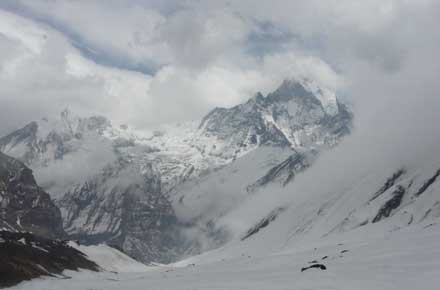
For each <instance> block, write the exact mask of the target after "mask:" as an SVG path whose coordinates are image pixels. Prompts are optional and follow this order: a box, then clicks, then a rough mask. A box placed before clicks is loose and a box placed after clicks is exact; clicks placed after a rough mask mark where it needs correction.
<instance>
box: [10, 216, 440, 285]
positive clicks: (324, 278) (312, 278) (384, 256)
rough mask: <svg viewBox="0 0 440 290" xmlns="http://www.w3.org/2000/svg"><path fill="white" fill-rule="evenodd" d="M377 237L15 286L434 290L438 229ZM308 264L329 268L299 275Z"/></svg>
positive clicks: (366, 231)
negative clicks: (312, 263) (256, 254)
mask: <svg viewBox="0 0 440 290" xmlns="http://www.w3.org/2000/svg"><path fill="white" fill-rule="evenodd" d="M380 232H381V231H375V230H374V229H373V230H371V229H370V227H364V228H359V229H358V230H354V231H351V232H348V233H344V234H341V235H337V236H336V235H335V236H333V237H327V238H325V239H322V240H319V241H316V243H314V244H310V243H307V244H306V243H304V244H302V245H301V244H298V245H297V246H296V247H295V248H293V249H288V250H285V251H283V252H278V253H274V254H265V253H260V255H258V256H255V255H254V256H249V255H248V254H247V253H246V252H245V251H243V252H242V253H241V254H240V255H236V256H235V257H232V258H226V256H225V255H224V253H223V251H222V250H221V249H219V250H217V251H213V252H210V253H206V254H204V255H202V256H199V257H193V258H191V259H189V260H187V261H182V262H180V263H177V264H175V265H174V266H162V267H155V268H153V269H150V270H149V271H145V272H137V273H135V272H132V273H119V274H115V273H111V272H103V273H98V274H97V273H92V272H86V271H84V272H81V273H74V272H68V273H66V274H67V275H71V276H72V279H68V280H59V279H55V278H44V279H38V280H34V281H31V282H26V283H22V284H20V285H19V286H16V287H14V288H12V289H46V290H51V289H53V290H55V289H56V290H59V289H71V290H76V289H78V290H79V289H94V290H99V289H106V290H107V289H161V290H164V289H173V290H175V289H191V290H195V289H252V290H256V289H338V290H343V289H350V290H352V289H369V290H371V289H387V290H389V289H399V290H404V289H411V290H412V289H438V285H439V283H440V275H439V274H440V249H439V248H438V244H439V242H440V225H438V224H430V225H425V226H421V225H417V226H412V227H408V228H405V229H402V230H399V231H394V232H387V233H386V234H383V233H382V234H380ZM375 233H376V234H375ZM235 249H238V247H236V248H235ZM236 254H238V253H236ZM325 256H328V258H326V259H324V260H322V258H323V257H325ZM312 260H317V261H318V262H322V263H323V264H325V265H326V266H327V270H326V271H321V270H316V269H311V270H308V271H305V272H301V268H302V267H304V266H307V265H309V262H310V261H312Z"/></svg>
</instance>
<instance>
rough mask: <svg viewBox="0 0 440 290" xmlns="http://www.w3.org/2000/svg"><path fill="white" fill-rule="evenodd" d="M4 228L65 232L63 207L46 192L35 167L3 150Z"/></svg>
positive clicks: (0, 213)
mask: <svg viewBox="0 0 440 290" xmlns="http://www.w3.org/2000/svg"><path fill="white" fill-rule="evenodd" d="M0 227H1V228H3V229H6V230H10V231H28V232H33V233H35V234H39V235H43V236H47V237H60V236H62V235H63V228H62V220H61V214H60V211H59V209H58V208H57V207H56V206H55V204H54V203H53V201H52V200H51V198H50V196H49V194H47V193H46V192H44V191H43V189H41V188H40V187H39V186H38V185H37V183H36V182H35V179H34V177H33V175H32V170H30V169H29V168H28V167H26V166H25V165H24V164H23V163H21V162H20V161H18V160H16V159H14V158H11V157H9V156H6V155H5V154H3V153H0Z"/></svg>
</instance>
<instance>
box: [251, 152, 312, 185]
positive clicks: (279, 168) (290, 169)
mask: <svg viewBox="0 0 440 290" xmlns="http://www.w3.org/2000/svg"><path fill="white" fill-rule="evenodd" d="M310 159H311V157H309V158H308V156H306V155H305V154H301V153H295V154H293V155H291V156H289V158H287V159H286V160H284V161H283V162H281V163H280V164H278V165H276V166H274V167H273V168H272V169H270V170H269V172H267V174H266V175H264V176H263V177H261V178H260V179H258V180H257V181H256V182H255V183H253V184H252V185H250V186H248V188H247V189H248V191H249V192H252V191H254V190H255V189H257V188H260V187H262V186H265V185H267V184H269V183H273V182H277V181H278V182H279V183H280V184H281V185H282V186H286V185H287V184H288V183H289V182H291V181H292V180H293V179H294V177H295V175H296V174H297V173H299V172H302V171H304V170H305V169H307V168H308V167H309V166H310Z"/></svg>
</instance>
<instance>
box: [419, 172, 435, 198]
mask: <svg viewBox="0 0 440 290" xmlns="http://www.w3.org/2000/svg"><path fill="white" fill-rule="evenodd" d="M439 176H440V169H438V170H437V171H436V172H435V174H434V175H433V176H432V177H431V178H429V179H428V180H426V182H425V183H424V184H423V185H422V187H420V189H419V190H418V191H417V192H416V194H415V196H420V195H422V194H423V193H424V192H425V191H426V190H427V189H428V188H429V187H430V186H431V185H432V184H433V183H434V182H435V181H436V180H437V178H438V177H439Z"/></svg>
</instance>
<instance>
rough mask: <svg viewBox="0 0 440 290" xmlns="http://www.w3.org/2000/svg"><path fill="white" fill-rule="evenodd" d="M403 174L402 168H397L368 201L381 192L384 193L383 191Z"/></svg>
mask: <svg viewBox="0 0 440 290" xmlns="http://www.w3.org/2000/svg"><path fill="white" fill-rule="evenodd" d="M404 174H405V170H404V169H399V170H397V171H396V172H395V173H394V174H393V175H392V176H391V177H390V178H388V179H387V181H385V184H384V185H383V186H382V187H381V188H380V189H379V190H378V191H377V192H376V193H375V194H374V195H373V197H372V198H371V199H370V201H373V200H375V199H376V198H378V197H379V196H381V195H382V194H384V193H385V191H387V190H388V189H390V188H391V186H393V185H394V184H395V183H396V181H397V180H398V179H399V178H400V177H401V176H402V175H404Z"/></svg>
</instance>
